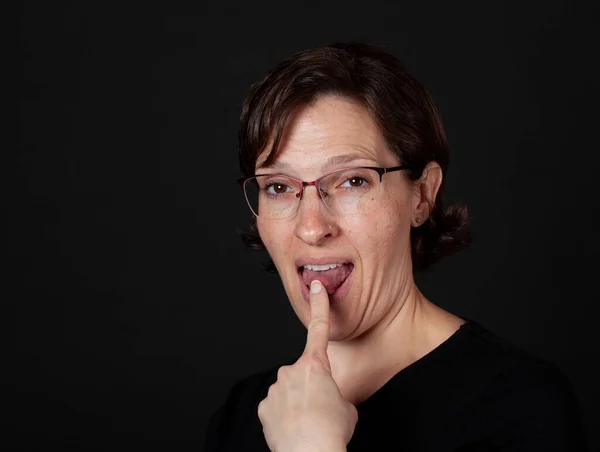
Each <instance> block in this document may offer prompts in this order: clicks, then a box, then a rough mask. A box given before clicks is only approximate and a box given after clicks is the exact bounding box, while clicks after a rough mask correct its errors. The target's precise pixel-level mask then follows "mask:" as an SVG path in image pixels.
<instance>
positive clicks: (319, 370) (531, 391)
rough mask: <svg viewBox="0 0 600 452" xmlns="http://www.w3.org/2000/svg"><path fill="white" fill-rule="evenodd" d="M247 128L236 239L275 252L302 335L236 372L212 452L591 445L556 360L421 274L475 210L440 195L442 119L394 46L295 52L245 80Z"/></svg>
mask: <svg viewBox="0 0 600 452" xmlns="http://www.w3.org/2000/svg"><path fill="white" fill-rule="evenodd" d="M239 142H240V152H239V158H240V164H241V169H242V171H243V173H244V174H245V177H244V179H242V180H241V183H242V187H243V189H244V194H245V196H246V199H247V201H248V205H249V207H250V209H251V210H252V213H253V224H252V228H251V232H249V233H245V234H243V238H244V240H245V241H246V243H247V244H248V245H249V246H251V247H252V248H254V249H256V250H266V251H267V252H268V254H269V256H270V258H271V259H272V261H271V263H270V266H269V267H270V269H271V270H273V271H276V272H277V273H278V274H279V275H280V277H281V279H282V282H283V285H284V287H285V290H286V294H287V296H288V297H289V300H290V302H291V304H292V307H293V309H294V311H295V312H296V314H297V316H298V317H299V319H300V320H301V321H302V323H303V324H304V325H305V326H306V327H307V331H308V332H307V342H306V347H305V350H304V352H303V354H302V355H301V356H300V357H299V358H298V359H297V360H295V361H294V362H290V363H286V364H287V365H285V366H282V367H279V366H278V367H275V368H273V369H270V370H268V371H266V372H263V373H260V374H257V375H253V376H251V377H248V378H245V379H243V380H241V381H240V382H238V383H237V384H236V385H234V387H233V389H232V391H231V393H230V395H229V398H228V400H227V401H226V403H225V404H224V405H223V406H222V407H221V408H220V409H219V410H218V411H217V412H216V413H215V414H214V416H213V417H212V418H211V421H210V423H209V428H208V431H207V443H206V444H207V446H206V449H207V450H208V451H217V450H218V451H234V450H235V451H242V450H253V451H260V450H265V451H266V450H269V449H270V450H273V451H278V452H279V451H283V452H287V451H304V450H306V451H308V450H310V451H338V450H350V451H358V450H388V449H389V450H392V449H393V450H402V451H412V450H419V451H458V450H461V451H463V450H486V451H487V450H503V451H504V450H510V451H521V450H523V451H525V450H527V451H532V450H536V451H537V450H561V451H563V450H564V451H567V450H568V451H575V450H582V449H583V448H584V445H583V434H582V431H581V421H580V420H579V417H578V416H579V414H578V410H577V403H576V400H575V398H574V396H573V393H572V390H571V388H570V385H569V383H568V381H567V380H566V379H565V377H564V376H563V374H562V373H561V372H560V371H559V370H558V369H557V368H556V367H555V366H553V365H552V364H550V363H546V362H544V361H542V360H539V359H537V358H534V357H532V356H529V355H528V354H527V353H525V352H523V351H521V350H519V349H518V348H515V347H513V346H511V345H510V344H508V343H507V342H506V341H504V340H502V339H501V338H499V337H497V336H495V335H494V334H492V333H491V332H490V331H488V330H486V329H485V328H483V327H482V326H480V325H479V324H477V323H476V322H474V321H471V320H467V319H463V318H460V317H458V316H456V315H453V314H452V313H450V312H447V311H445V310H443V309H441V308H439V307H437V306H436V305H435V304H434V303H433V302H431V301H430V300H428V299H427V298H426V297H425V296H424V295H423V294H422V293H421V292H420V291H419V289H418V287H417V286H416V285H415V282H414V278H413V272H414V271H419V270H424V269H426V268H428V267H429V266H431V265H432V264H433V263H435V262H436V261H438V260H439V259H440V258H442V257H443V256H447V255H449V254H451V253H453V252H455V251H457V250H459V249H461V248H464V247H465V246H466V245H468V243H469V242H470V235H469V232H468V225H467V223H468V221H467V211H466V208H464V207H461V206H451V207H449V208H445V207H444V204H443V200H442V193H443V186H444V175H445V173H446V171H447V168H448V149H447V143H446V137H445V134H444V131H443V128H442V124H441V122H440V119H439V116H438V114H437V112H436V109H435V107H434V105H433V103H432V101H431V99H430V97H429V95H428V94H427V92H426V91H425V89H424V88H423V87H422V86H421V85H420V84H419V82H418V81H417V80H415V79H414V78H413V77H412V76H410V75H409V74H408V73H407V72H406V71H405V70H404V69H403V67H402V66H401V65H400V63H399V62H398V61H397V60H396V59H395V58H394V57H392V56H391V55H389V54H388V53H386V52H384V51H383V50H381V49H378V48H376V47H372V46H368V45H363V44H333V45H329V46H324V47H320V48H316V49H312V50H308V51H304V52H301V53H299V54H296V55H294V56H292V57H291V58H289V59H287V60H285V61H283V62H282V63H280V64H279V65H278V66H277V67H275V68H274V69H273V70H272V71H271V72H270V73H269V74H267V76H266V77H265V78H264V79H263V80H261V81H260V82H259V83H257V84H256V85H254V86H253V87H252V89H251V91H250V93H249V94H248V96H247V98H246V100H245V102H244V106H243V111H242V116H241V126H240V130H239Z"/></svg>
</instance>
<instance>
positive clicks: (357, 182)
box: [342, 176, 368, 188]
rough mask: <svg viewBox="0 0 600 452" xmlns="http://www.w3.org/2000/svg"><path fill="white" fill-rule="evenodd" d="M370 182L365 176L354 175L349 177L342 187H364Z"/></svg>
mask: <svg viewBox="0 0 600 452" xmlns="http://www.w3.org/2000/svg"><path fill="white" fill-rule="evenodd" d="M367 183H368V182H367V180H366V179H365V178H364V177H360V176H352V177H349V178H347V179H346V180H345V181H344V183H343V184H342V187H346V188H358V187H362V186H363V185H366V184H367Z"/></svg>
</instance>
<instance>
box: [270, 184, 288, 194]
mask: <svg viewBox="0 0 600 452" xmlns="http://www.w3.org/2000/svg"><path fill="white" fill-rule="evenodd" d="M265 191H266V192H267V193H269V194H271V195H282V194H284V193H289V192H291V191H292V189H291V188H290V187H288V186H287V185H285V184H282V183H279V182H272V183H270V184H268V185H267V186H266V187H265Z"/></svg>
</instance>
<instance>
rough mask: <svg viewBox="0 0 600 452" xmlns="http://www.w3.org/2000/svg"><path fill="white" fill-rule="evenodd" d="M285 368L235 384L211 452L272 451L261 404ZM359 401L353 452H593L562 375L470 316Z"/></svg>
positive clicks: (210, 437) (213, 428)
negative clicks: (267, 438)
mask: <svg viewBox="0 0 600 452" xmlns="http://www.w3.org/2000/svg"><path fill="white" fill-rule="evenodd" d="M294 362H295V360H294V361H293V362H290V363H285V364H284V365H288V364H293V363H294ZM279 367H280V366H277V367H274V368H272V369H269V370H267V371H265V372H261V373H258V374H255V375H252V376H250V377H246V378H244V379H242V380H240V381H238V382H237V383H236V384H235V385H234V386H233V388H232V389H231V392H230V394H229V397H228V399H227V401H226V402H225V404H224V405H223V406H221V407H220V408H219V409H218V410H217V411H216V412H215V413H214V414H213V416H212V417H211V419H210V421H209V425H208V429H207V437H206V449H205V452H213V451H236V452H239V451H268V450H269V448H268V446H267V443H266V441H265V439H264V435H263V431H262V424H261V423H260V420H259V419H258V414H257V412H258V404H259V403H260V401H261V400H263V399H264V398H265V397H266V396H267V391H268V390H269V387H270V386H271V385H272V384H273V383H275V381H276V380H277V370H278V368H279ZM356 408H357V411H358V423H357V424H356V428H355V430H354V435H353V436H352V439H351V440H350V442H349V443H348V447H347V450H348V451H388V450H389V451H392V450H398V451H402V452H408V451H436V452H442V451H527V452H532V451H565V452H566V451H569V452H577V451H583V450H587V448H586V445H585V439H584V433H583V428H582V421H581V416H580V413H579V408H578V404H577V400H576V398H575V395H574V393H573V390H572V388H571V385H570V383H569V381H568V380H567V378H566V377H565V375H564V374H563V373H562V372H561V371H560V370H559V369H558V368H557V367H556V366H555V365H554V364H551V363H549V362H546V361H544V360H541V359H539V358H536V357H534V356H532V355H530V354H528V353H526V352H525V351H523V350H520V349H519V348H517V347H515V346H513V345H511V344H510V343H508V342H507V341H505V340H503V339H501V338H500V337H498V336H497V335H495V334H494V333H492V332H490V331H488V330H487V329H485V328H483V327H482V326H481V325H479V324H478V323H476V322H474V321H472V320H467V322H466V323H465V324H464V325H462V326H461V328H460V329H459V330H458V331H457V332H456V333H454V334H453V335H452V336H451V337H450V338H449V339H448V340H446V341H445V342H444V343H442V344H441V345H440V346H438V347H437V348H435V349H434V350H433V351H431V352H430V353H429V354H427V355H425V356H424V357H423V358H421V359H419V360H418V361H416V362H415V363H413V364H411V365H410V366H408V367H406V368H404V369H403V370H401V371H400V372H398V373H397V374H396V375H394V376H393V377H392V378H391V379H390V380H389V381H388V382H387V383H386V384H385V385H384V386H383V387H381V388H380V389H379V390H378V391H377V392H375V393H374V394H373V395H372V396H371V397H370V398H368V399H367V400H365V401H364V402H362V403H361V404H359V405H358V406H357V407H356Z"/></svg>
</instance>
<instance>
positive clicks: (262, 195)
mask: <svg viewBox="0 0 600 452" xmlns="http://www.w3.org/2000/svg"><path fill="white" fill-rule="evenodd" d="M299 192H300V186H299V185H298V183H297V182H296V181H294V180H293V179H290V178H289V177H285V176H277V175H275V176H273V175H269V176H256V177H253V178H251V179H248V180H247V181H246V183H245V184H244V193H245V194H246V200H247V201H248V205H249V206H250V209H251V210H252V212H253V213H254V215H256V216H257V217H260V218H266V219H269V220H273V219H282V218H287V217H290V216H292V215H293V214H294V212H295V211H296V207H297V205H298V202H299V197H298V194H299Z"/></svg>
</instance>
